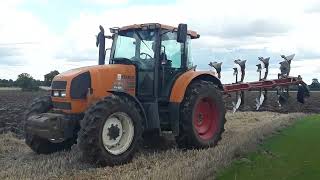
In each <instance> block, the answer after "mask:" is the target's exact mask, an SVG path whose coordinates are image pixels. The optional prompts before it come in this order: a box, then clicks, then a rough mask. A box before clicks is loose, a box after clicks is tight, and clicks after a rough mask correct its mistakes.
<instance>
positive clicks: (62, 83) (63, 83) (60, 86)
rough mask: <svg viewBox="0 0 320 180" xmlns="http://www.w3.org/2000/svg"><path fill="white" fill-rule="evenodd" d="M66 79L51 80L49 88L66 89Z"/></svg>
mask: <svg viewBox="0 0 320 180" xmlns="http://www.w3.org/2000/svg"><path fill="white" fill-rule="evenodd" d="M66 87H67V81H52V84H51V89H66Z"/></svg>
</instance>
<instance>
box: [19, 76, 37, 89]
mask: <svg viewBox="0 0 320 180" xmlns="http://www.w3.org/2000/svg"><path fill="white" fill-rule="evenodd" d="M16 84H17V85H18V86H19V87H20V88H22V90H23V91H33V90H38V89H39V86H37V83H36V80H34V79H33V77H32V76H31V75H30V74H28V73H22V74H19V75H18V78H17V80H16Z"/></svg>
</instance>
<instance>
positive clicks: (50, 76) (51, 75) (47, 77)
mask: <svg viewBox="0 0 320 180" xmlns="http://www.w3.org/2000/svg"><path fill="white" fill-rule="evenodd" d="M58 74H60V73H59V71H57V70H54V71H51V72H49V73H48V74H46V75H44V85H45V86H51V82H52V80H53V78H54V77H55V76H56V75H58Z"/></svg>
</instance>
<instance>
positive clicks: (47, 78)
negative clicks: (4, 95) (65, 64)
mask: <svg viewBox="0 0 320 180" xmlns="http://www.w3.org/2000/svg"><path fill="white" fill-rule="evenodd" d="M58 74H59V71H57V70H54V71H51V72H49V73H48V74H46V75H44V81H41V80H35V79H34V78H33V77H32V76H31V75H30V74H28V73H21V74H19V75H18V77H17V80H15V81H14V80H12V79H9V80H7V79H0V87H20V88H21V89H22V90H24V91H37V90H39V86H51V82H52V80H53V78H54V77H55V76H56V75H58Z"/></svg>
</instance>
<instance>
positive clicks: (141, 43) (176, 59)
mask: <svg viewBox="0 0 320 180" xmlns="http://www.w3.org/2000/svg"><path fill="white" fill-rule="evenodd" d="M110 32H111V33H112V34H113V35H112V39H113V43H112V48H111V53H110V58H109V64H131V65H134V66H135V68H136V79H137V84H136V85H137V87H136V95H137V97H138V98H139V99H143V100H148V99H154V98H159V99H163V100H167V99H168V98H169V95H170V90H171V88H172V85H173V83H174V81H175V80H176V79H177V78H178V77H179V75H181V74H182V73H184V72H186V71H187V70H188V69H190V68H191V67H192V65H193V63H192V57H191V53H190V49H191V48H189V46H190V44H191V42H190V41H191V39H195V38H199V35H198V34H197V33H196V32H194V31H188V30H187V25H185V24H181V25H179V27H178V28H174V27H171V26H166V25H161V24H135V25H131V26H125V27H122V28H110Z"/></svg>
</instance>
